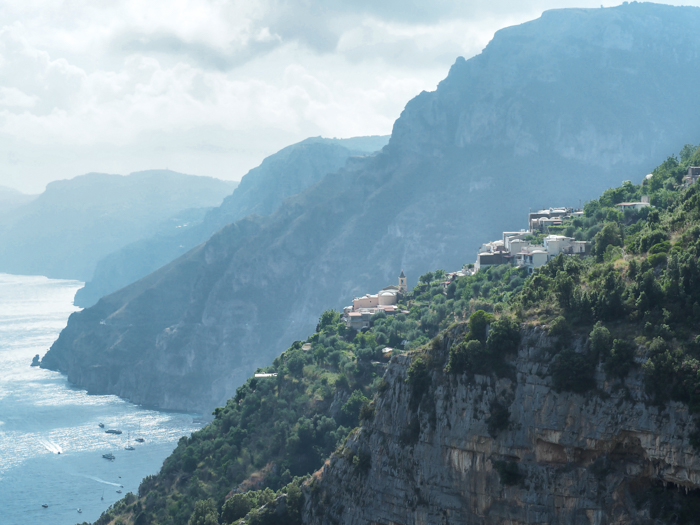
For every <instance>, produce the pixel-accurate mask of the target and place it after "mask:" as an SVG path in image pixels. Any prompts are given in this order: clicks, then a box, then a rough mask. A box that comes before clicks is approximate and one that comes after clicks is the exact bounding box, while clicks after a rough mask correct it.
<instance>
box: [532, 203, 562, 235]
mask: <svg viewBox="0 0 700 525" xmlns="http://www.w3.org/2000/svg"><path fill="white" fill-rule="evenodd" d="M573 211H574V210H573V208H549V209H546V210H540V211H536V212H531V213H529V214H528V217H527V226H528V229H529V230H530V231H545V228H547V227H548V226H561V223H562V221H563V219H564V218H566V217H569V216H570V215H571V214H572V213H573Z"/></svg>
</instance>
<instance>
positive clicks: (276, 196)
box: [75, 137, 388, 307]
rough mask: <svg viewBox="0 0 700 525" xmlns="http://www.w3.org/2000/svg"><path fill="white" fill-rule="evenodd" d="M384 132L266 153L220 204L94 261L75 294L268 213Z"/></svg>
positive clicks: (81, 302)
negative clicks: (82, 285) (88, 273)
mask: <svg viewBox="0 0 700 525" xmlns="http://www.w3.org/2000/svg"><path fill="white" fill-rule="evenodd" d="M387 142H388V137H354V138H351V139H325V138H322V137H312V138H309V139H306V140H304V141H302V142H299V143H298V144H293V145H291V146H288V147H286V148H284V149H282V150H281V151H278V152H277V153H275V154H274V155H270V156H269V157H267V158H266V159H265V160H263V162H262V164H261V165H260V166H258V167H256V168H253V169H252V170H250V171H249V172H248V173H247V174H246V175H245V176H244V177H243V178H242V179H241V182H240V184H239V185H238V187H236V188H235V189H234V190H233V193H231V194H230V195H228V196H227V197H226V198H225V199H224V201H223V202H222V203H221V205H220V206H217V207H215V208H213V209H209V210H204V212H203V213H201V215H200V216H198V217H193V218H191V219H190V220H187V221H178V222H177V223H173V224H170V225H168V226H169V227H167V228H161V229H160V231H154V232H151V235H149V236H147V237H146V238H144V239H141V240H138V241H136V242H133V243H131V244H128V245H127V246H124V247H123V248H120V249H119V250H117V251H115V252H112V253H110V254H108V255H106V256H105V257H103V258H102V259H100V260H99V261H98V262H97V265H96V267H95V273H94V275H93V276H92V279H91V280H90V281H89V282H87V283H86V284H85V287H84V288H81V289H80V290H78V293H76V295H75V304H76V305H77V306H82V307H88V306H92V305H93V304H95V303H96V302H97V301H98V300H99V299H100V298H101V297H103V296H105V295H109V294H111V293H112V292H114V291H116V290H119V289H120V288H123V287H124V286H127V285H129V284H131V283H133V282H135V281H138V280H139V279H141V278H142V277H145V276H146V275H148V274H149V273H151V272H154V271H156V270H157V269H158V268H160V267H161V266H164V265H165V264H168V263H169V262H171V261H172V260H174V259H176V258H178V257H179V256H181V255H183V254H184V253H187V252H188V251H189V250H191V249H192V248H193V247H195V246H197V245H198V244H201V243H203V242H205V241H206V240H207V239H209V237H211V236H212V234H213V233H215V232H216V231H217V230H219V229H221V228H223V227H224V226H226V225H227V224H229V223H231V222H235V221H237V220H239V219H241V218H243V217H246V216H248V215H251V214H256V215H269V214H271V213H272V212H274V211H275V210H276V209H277V208H278V207H279V205H280V204H281V203H282V202H283V201H284V199H286V198H287V197H290V196H292V195H295V194H297V193H299V192H301V191H302V190H304V189H306V188H308V187H309V186H311V185H313V184H314V183H316V182H318V181H319V180H320V179H321V178H322V177H323V176H324V175H326V174H328V173H332V172H335V171H337V170H338V169H340V168H342V167H343V166H344V165H345V163H346V162H347V160H348V158H349V157H351V156H363V155H367V154H369V153H372V152H374V151H377V150H380V149H381V148H382V147H383V146H384V145H385V144H386V143H387Z"/></svg>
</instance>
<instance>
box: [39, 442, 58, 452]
mask: <svg viewBox="0 0 700 525" xmlns="http://www.w3.org/2000/svg"><path fill="white" fill-rule="evenodd" d="M39 443H41V444H42V445H43V446H44V448H45V449H46V450H48V451H49V452H53V453H54V454H60V453H61V452H63V449H62V448H61V447H59V446H58V445H57V444H56V443H52V442H51V441H48V440H46V439H40V440H39Z"/></svg>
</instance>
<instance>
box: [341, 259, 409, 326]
mask: <svg viewBox="0 0 700 525" xmlns="http://www.w3.org/2000/svg"><path fill="white" fill-rule="evenodd" d="M406 290H407V287H406V275H405V274H404V273H403V270H401V275H400V276H399V285H398V286H395V285H390V286H387V287H385V288H382V289H381V290H380V291H379V292H377V293H376V294H367V295H364V296H362V297H354V298H353V300H352V306H346V307H345V308H343V317H342V318H343V321H345V325H346V326H347V327H348V328H354V329H355V330H362V329H363V328H369V326H370V320H371V318H372V316H373V315H375V314H377V313H379V312H385V313H386V314H389V315H393V314H396V313H398V312H399V309H398V308H397V307H396V305H397V304H398V302H399V297H400V296H401V295H402V294H403V292H404V291H406Z"/></svg>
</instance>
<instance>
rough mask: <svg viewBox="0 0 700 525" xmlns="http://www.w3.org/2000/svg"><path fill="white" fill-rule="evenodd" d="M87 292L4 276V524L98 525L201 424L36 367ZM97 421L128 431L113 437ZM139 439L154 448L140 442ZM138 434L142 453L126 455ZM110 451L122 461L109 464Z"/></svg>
mask: <svg viewBox="0 0 700 525" xmlns="http://www.w3.org/2000/svg"><path fill="white" fill-rule="evenodd" d="M81 286H82V283H80V282H78V281H63V280H53V279H47V278H45V277H25V276H15V275H7V274H0V513H1V515H0V523H2V524H3V525H20V524H21V525H27V524H29V525H31V524H34V523H37V524H38V523H52V524H55V525H62V524H66V525H67V524H70V525H73V524H75V523H77V522H82V521H94V520H96V519H97V518H98V517H99V516H100V514H101V513H102V511H104V510H105V509H107V507H108V506H109V505H111V504H112V503H114V502H115V501H117V500H118V499H120V498H121V497H122V496H123V495H124V494H126V493H127V492H134V493H136V491H137V490H138V486H139V483H140V481H141V479H142V478H143V477H144V476H147V475H150V474H155V473H156V472H157V471H158V470H159V469H160V467H161V465H162V463H163V460H164V459H165V458H166V457H167V456H168V455H169V454H170V453H171V452H172V450H173V449H174V447H175V445H176V444H177V441H178V439H179V438H180V437H181V436H183V435H189V434H190V433H191V432H193V431H194V430H196V429H198V428H199V427H200V425H198V424H197V423H195V422H194V421H195V417H196V416H195V415H193V414H182V413H166V412H159V411H155V410H147V409H144V408H141V407H138V406H135V405H132V404H130V403H127V402H126V401H123V400H121V399H119V398H117V397H115V396H89V395H87V394H86V392H85V391H83V390H78V389H76V388H72V387H71V385H70V384H69V383H68V382H67V381H66V379H65V377H64V376H62V375H61V374H59V373H56V372H51V371H48V370H41V369H39V368H38V367H37V368H32V367H30V366H29V364H30V362H31V360H32V357H33V356H34V355H35V354H43V353H44V352H45V351H46V349H47V348H48V347H49V346H50V345H51V343H52V342H53V341H54V340H55V339H56V337H58V334H59V332H60V331H61V329H62V328H63V327H64V326H65V324H66V320H67V319H68V316H69V315H70V314H71V313H72V312H74V311H76V308H75V307H74V306H73V305H72V300H73V296H74V295H75V292H76V290H77V289H78V288H80V287H81ZM98 423H104V425H105V428H111V427H113V428H118V429H120V430H122V431H123V433H122V434H121V435H110V434H106V433H105V432H104V430H103V429H101V428H99V426H98ZM137 436H142V437H144V438H145V440H146V441H145V443H136V442H134V438H135V437H137ZM129 437H131V443H132V445H133V446H134V448H135V450H133V451H126V450H124V447H125V446H126V445H127V441H128V439H129ZM58 452H60V454H59V453H58ZM108 452H111V453H112V454H114V456H115V458H116V459H115V460H114V461H108V460H106V459H103V458H102V454H106V453H108ZM121 485H123V488H122V487H121ZM117 490H121V491H122V494H118V493H117V492H116V491H117ZM102 497H104V500H102V499H101V498H102ZM44 503H46V504H48V508H43V507H42V504H44ZM78 508H80V509H82V511H83V512H82V513H81V514H79V513H78V512H77V509H78Z"/></svg>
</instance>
